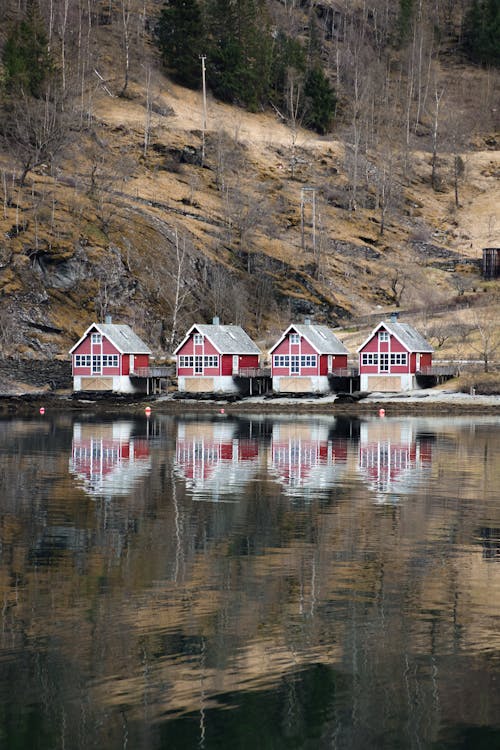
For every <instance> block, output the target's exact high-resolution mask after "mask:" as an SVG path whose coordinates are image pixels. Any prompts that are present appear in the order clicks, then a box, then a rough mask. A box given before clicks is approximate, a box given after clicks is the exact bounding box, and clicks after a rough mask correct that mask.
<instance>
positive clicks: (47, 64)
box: [2, 3, 53, 98]
mask: <svg viewBox="0 0 500 750" xmlns="http://www.w3.org/2000/svg"><path fill="white" fill-rule="evenodd" d="M2 59H3V65H4V80H5V88H6V90H7V92H8V93H10V94H20V93H24V94H25V95H27V96H34V97H37V98H39V97H41V96H43V94H44V89H45V84H46V83H47V81H48V80H49V79H50V76H51V74H52V73H53V64H52V60H51V57H50V54H49V50H48V41H47V35H46V33H45V27H44V22H43V19H42V18H41V16H40V14H39V13H38V11H37V8H36V6H35V5H34V4H33V3H31V4H30V5H29V6H28V10H27V12H26V16H25V18H23V19H22V20H21V21H18V22H17V23H16V24H14V26H13V27H12V29H11V31H10V33H9V35H8V37H7V40H6V42H5V46H4V49H3V56H2Z"/></svg>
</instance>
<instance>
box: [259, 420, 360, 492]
mask: <svg viewBox="0 0 500 750" xmlns="http://www.w3.org/2000/svg"><path fill="white" fill-rule="evenodd" d="M331 425H332V420H331V419H330V420H328V421H326V422H325V423H322V422H320V421H316V422H313V423H311V422H310V420H308V421H307V422H306V421H304V423H301V422H299V421H297V420H293V421H285V420H283V421H281V420H280V421H278V420H277V421H275V422H274V424H273V434H272V442H271V448H270V451H271V466H272V470H273V472H274V473H275V474H276V476H277V477H278V479H279V481H280V482H281V484H283V485H284V487H285V491H286V492H287V493H288V494H294V492H296V491H300V492H301V493H304V492H305V491H307V490H310V491H314V492H317V491H320V490H327V489H329V488H331V487H332V485H334V484H335V483H336V482H338V480H339V473H340V469H341V468H342V472H341V473H343V471H344V469H345V464H346V461H347V440H345V439H343V438H335V439H333V440H332V439H329V430H330V427H331Z"/></svg>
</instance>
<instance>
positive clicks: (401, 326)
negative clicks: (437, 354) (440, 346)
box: [358, 320, 434, 352]
mask: <svg viewBox="0 0 500 750" xmlns="http://www.w3.org/2000/svg"><path fill="white" fill-rule="evenodd" d="M381 328H385V330H386V331H388V332H389V333H390V334H392V335H393V336H395V337H396V338H397V339H398V341H400V342H401V343H402V344H403V346H404V347H405V348H406V349H407V350H408V351H409V352H433V351H434V348H433V347H432V346H431V345H430V344H429V342H428V341H427V340H426V339H425V338H424V337H423V336H422V334H420V333H419V332H418V331H417V330H415V328H413V326H411V325H410V324H409V323H400V322H399V321H394V320H384V321H382V323H379V324H378V326H377V327H376V328H374V329H373V331H372V332H371V334H370V335H369V336H368V338H367V339H366V340H365V341H364V342H363V343H362V344H361V346H360V347H359V348H358V352H359V351H361V349H363V347H364V346H365V345H366V344H367V343H368V341H370V339H371V338H372V337H373V336H374V335H375V334H376V333H377V331H379V330H380V329H381Z"/></svg>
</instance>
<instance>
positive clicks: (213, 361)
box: [204, 354, 219, 367]
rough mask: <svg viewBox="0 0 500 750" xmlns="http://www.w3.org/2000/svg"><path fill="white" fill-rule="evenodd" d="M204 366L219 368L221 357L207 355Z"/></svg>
mask: <svg viewBox="0 0 500 750" xmlns="http://www.w3.org/2000/svg"><path fill="white" fill-rule="evenodd" d="M204 365H205V367H218V366H219V357H218V356H217V354H207V355H205V357H204Z"/></svg>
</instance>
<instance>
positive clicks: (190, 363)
mask: <svg viewBox="0 0 500 750" xmlns="http://www.w3.org/2000/svg"><path fill="white" fill-rule="evenodd" d="M181 367H187V368H189V367H190V368H191V369H192V368H193V367H194V357H193V355H192V354H181V355H180V356H179V368H181Z"/></svg>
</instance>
